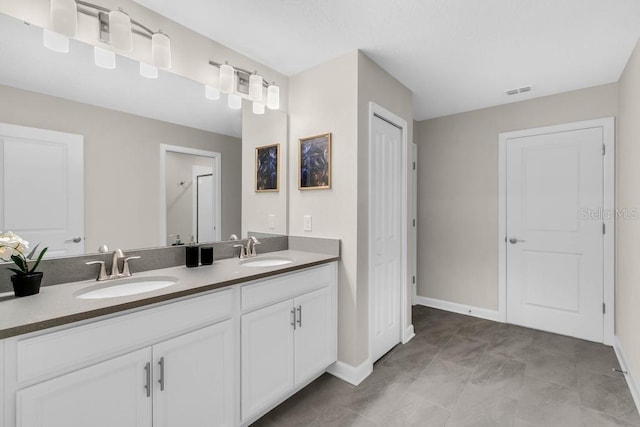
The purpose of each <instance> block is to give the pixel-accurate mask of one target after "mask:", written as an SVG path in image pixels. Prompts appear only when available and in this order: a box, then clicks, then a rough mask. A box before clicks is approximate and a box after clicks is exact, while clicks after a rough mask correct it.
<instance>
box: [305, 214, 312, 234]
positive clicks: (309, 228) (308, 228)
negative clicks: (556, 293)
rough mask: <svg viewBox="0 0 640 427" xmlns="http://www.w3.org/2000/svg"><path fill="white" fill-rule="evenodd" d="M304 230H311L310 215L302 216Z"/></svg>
mask: <svg viewBox="0 0 640 427" xmlns="http://www.w3.org/2000/svg"><path fill="white" fill-rule="evenodd" d="M304 231H311V215H305V216H304Z"/></svg>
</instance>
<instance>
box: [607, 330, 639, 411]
mask: <svg viewBox="0 0 640 427" xmlns="http://www.w3.org/2000/svg"><path fill="white" fill-rule="evenodd" d="M613 350H614V351H615V352H616V356H617V357H618V362H619V363H620V367H621V368H622V370H623V371H627V374H626V375H625V376H624V377H625V379H626V380H627V385H628V386H629V390H631V396H633V401H634V402H635V403H636V408H637V409H638V410H639V411H640V388H639V387H638V385H639V384H638V383H637V382H636V377H635V376H634V375H633V372H632V371H631V367H630V365H629V363H628V362H627V361H628V360H629V359H628V358H627V356H626V354H625V352H624V347H622V343H621V342H620V338H618V337H617V336H616V337H615V344H614V346H613Z"/></svg>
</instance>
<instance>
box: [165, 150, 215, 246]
mask: <svg viewBox="0 0 640 427" xmlns="http://www.w3.org/2000/svg"><path fill="white" fill-rule="evenodd" d="M167 152H171V153H180V154H191V155H193V156H201V157H210V158H211V159H212V161H213V178H214V181H215V182H214V183H213V191H214V192H215V194H214V195H213V200H214V201H215V203H216V207H215V214H216V220H215V224H216V238H215V240H216V241H218V240H220V239H221V235H222V230H221V228H222V206H221V203H222V171H221V165H222V154H220V153H217V152H215V151H206V150H200V149H197V148H189V147H182V146H180V145H169V144H160V234H159V236H160V240H159V244H160V246H167V245H169V241H168V236H167Z"/></svg>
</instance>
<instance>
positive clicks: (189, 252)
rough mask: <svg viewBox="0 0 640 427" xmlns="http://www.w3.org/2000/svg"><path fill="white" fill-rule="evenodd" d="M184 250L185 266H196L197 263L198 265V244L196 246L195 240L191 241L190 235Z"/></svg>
mask: <svg viewBox="0 0 640 427" xmlns="http://www.w3.org/2000/svg"><path fill="white" fill-rule="evenodd" d="M185 251H186V263H185V265H186V266H187V267H197V266H198V265H200V259H199V258H200V257H199V255H200V251H199V248H198V246H196V244H195V242H194V241H193V236H192V237H191V242H190V243H189V245H188V246H187V247H186V248H185Z"/></svg>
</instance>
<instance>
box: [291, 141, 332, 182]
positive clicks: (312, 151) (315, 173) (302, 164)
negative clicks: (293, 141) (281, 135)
mask: <svg viewBox="0 0 640 427" xmlns="http://www.w3.org/2000/svg"><path fill="white" fill-rule="evenodd" d="M298 141H299V147H298V190H321V189H329V188H331V132H327V133H323V134H320V135H314V136H309V137H306V138H300V139H299V140H298Z"/></svg>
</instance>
